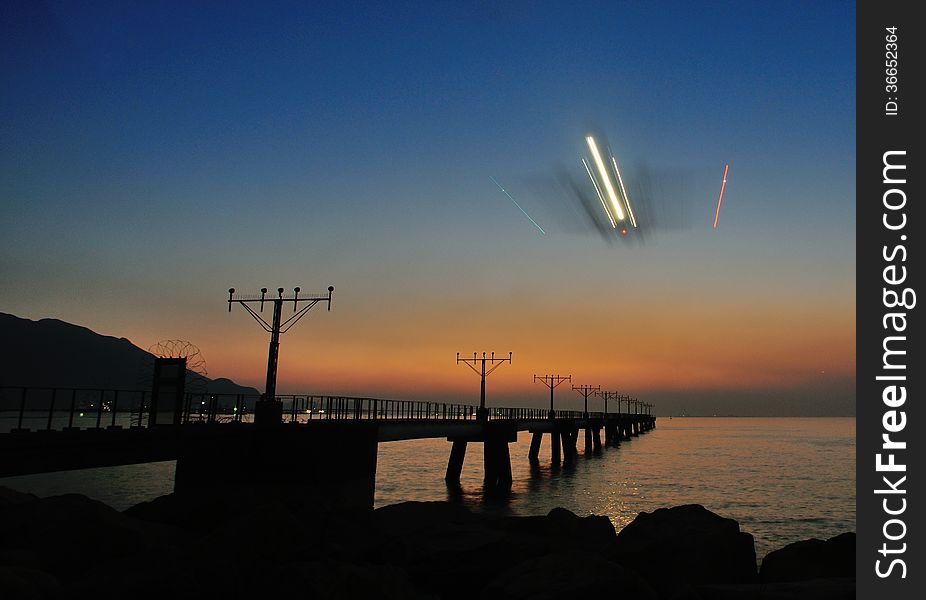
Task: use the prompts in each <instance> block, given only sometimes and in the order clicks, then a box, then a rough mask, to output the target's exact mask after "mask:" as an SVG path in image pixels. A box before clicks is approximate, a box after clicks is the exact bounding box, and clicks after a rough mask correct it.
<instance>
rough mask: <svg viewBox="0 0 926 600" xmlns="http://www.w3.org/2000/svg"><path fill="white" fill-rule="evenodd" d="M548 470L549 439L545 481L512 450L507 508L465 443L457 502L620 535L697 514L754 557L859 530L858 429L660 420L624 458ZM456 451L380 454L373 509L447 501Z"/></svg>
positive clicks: (823, 422) (394, 447)
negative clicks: (694, 509)
mask: <svg viewBox="0 0 926 600" xmlns="http://www.w3.org/2000/svg"><path fill="white" fill-rule="evenodd" d="M579 444H580V448H579V460H578V461H577V463H576V464H575V466H574V467H572V468H563V469H560V470H554V469H551V467H550V464H549V457H550V449H549V438H548V437H545V439H544V445H543V447H542V448H541V451H540V458H541V467H540V469H539V472H534V473H532V472H531V468H530V465H529V463H528V461H527V453H528V449H529V446H530V435H529V434H528V433H521V434H520V435H519V437H518V442H517V443H516V444H512V445H511V459H512V460H511V463H512V464H511V466H512V477H513V479H514V482H513V485H512V493H511V496H510V498H509V499H508V501H507V502H505V503H498V502H488V501H486V500H485V499H484V496H483V493H482V485H481V483H482V473H483V469H482V447H481V445H480V444H470V445H469V448H468V449H467V456H466V463H465V464H464V467H463V475H462V477H461V485H462V496H461V497H460V498H459V500H460V501H461V502H463V503H464V504H466V505H467V506H469V507H471V508H473V509H474V510H481V511H486V512H492V513H501V514H519V515H529V514H545V513H546V512H548V511H549V510H550V509H551V508H553V507H556V506H563V507H566V508H569V509H570V510H572V511H573V512H575V513H577V514H579V515H586V514H600V515H607V516H608V517H609V518H610V519H611V521H612V522H613V523H614V526H615V527H616V528H617V529H620V528H621V527H623V526H624V525H626V524H627V523H629V522H630V521H632V520H633V518H634V517H635V516H636V515H637V514H638V513H639V512H641V511H647V512H650V511H653V510H655V509H657V508H660V507H664V506H675V505H679V504H687V503H698V504H703V505H704V506H706V507H707V508H708V509H710V510H713V511H714V512H716V513H718V514H720V515H722V516H725V517H730V518H733V519H736V520H737V521H739V523H740V527H741V528H742V529H743V530H744V531H748V532H749V533H752V534H753V536H755V538H756V553H757V555H758V557H759V558H761V557H762V556H764V555H765V554H766V553H767V552H769V551H771V550H773V549H775V548H779V547H781V546H783V545H785V544H787V543H790V542H793V541H797V540H800V539H805V538H808V537H818V538H827V537H831V536H833V535H836V534H838V533H842V532H844V531H854V530H855V419H852V418H815V419H796V418H786V419H785V418H779V419H771V418H675V419H668V418H661V419H659V421H658V427H657V428H656V429H655V430H653V431H650V432H648V433H646V434H644V435H642V436H640V437H638V438H635V439H633V440H630V441H626V442H623V443H622V444H621V446H620V447H618V448H605V449H604V450H603V451H602V452H601V453H600V454H598V455H594V454H593V455H590V456H588V457H586V456H585V455H584V453H583V448H582V446H583V445H584V438H583V436H582V435H581V433H580V436H579ZM449 453H450V444H449V443H447V442H446V441H444V440H417V441H412V442H402V443H389V444H381V445H380V448H379V458H378V463H377V464H378V466H377V486H376V505H377V506H383V505H386V504H392V503H395V502H400V501H403V500H413V499H417V500H446V499H448V492H447V488H446V487H445V486H444V484H443V475H444V469H445V468H446V464H447V463H446V461H447V458H448V456H449Z"/></svg>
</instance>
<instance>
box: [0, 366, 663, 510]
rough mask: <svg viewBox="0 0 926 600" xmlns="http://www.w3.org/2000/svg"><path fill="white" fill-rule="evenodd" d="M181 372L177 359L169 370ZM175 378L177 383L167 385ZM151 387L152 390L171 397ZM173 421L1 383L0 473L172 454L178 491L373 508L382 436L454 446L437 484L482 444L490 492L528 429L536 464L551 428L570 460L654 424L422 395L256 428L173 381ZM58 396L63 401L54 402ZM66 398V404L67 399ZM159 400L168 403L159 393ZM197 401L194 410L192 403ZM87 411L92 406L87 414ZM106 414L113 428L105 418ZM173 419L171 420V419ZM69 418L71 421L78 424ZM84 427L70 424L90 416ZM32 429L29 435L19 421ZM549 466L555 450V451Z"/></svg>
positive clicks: (505, 474)
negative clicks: (143, 419)
mask: <svg viewBox="0 0 926 600" xmlns="http://www.w3.org/2000/svg"><path fill="white" fill-rule="evenodd" d="M176 372H182V371H181V370H180V365H179V364H178V365H176V369H175V371H174V373H176ZM175 383H179V381H177V380H175ZM166 391H168V390H167V388H166V379H165V387H162V388H161V390H159V392H158V394H159V397H161V398H165V397H168V394H166V393H163V392H166ZM169 391H170V396H169V397H170V398H172V400H173V402H172V403H171V404H172V407H173V418H172V419H171V421H170V423H169V424H160V423H158V422H157V419H156V418H155V420H154V423H153V425H155V426H151V427H140V426H138V427H121V426H117V425H118V423H117V415H118V414H119V413H120V411H121V414H122V415H123V419H124V422H128V421H129V418H130V415H132V414H137V413H144V411H145V410H147V411H148V412H149V415H148V417H149V419H148V422H149V423H151V422H152V420H151V414H150V413H151V412H152V410H154V411H155V412H156V411H157V410H158V406H159V403H158V402H156V401H152V398H153V396H152V395H150V394H149V392H145V391H131V390H78V389H71V388H25V387H16V388H0V401H2V402H0V409H3V410H6V411H8V412H10V411H15V413H14V414H15V418H16V425H17V426H16V427H15V428H13V431H11V432H10V433H4V434H0V457H2V461H0V477H9V476H14V475H26V474H31V473H46V472H51V471H63V470H70V469H84V468H91V467H103V466H115V465H124V464H136V463H145V462H155V461H164V460H176V461H177V469H176V479H175V487H176V489H177V490H185V489H197V488H223V487H248V486H254V487H259V488H263V487H266V486H283V487H292V488H296V489H297V491H298V490H305V491H306V493H309V492H310V491H311V490H315V492H317V491H318V490H319V489H324V491H325V492H324V493H325V496H326V498H327V499H328V500H327V501H332V502H339V503H342V504H359V505H361V506H372V503H373V490H374V483H375V475H376V455H377V444H378V443H379V442H384V441H395V440H410V439H423V438H446V439H447V440H448V441H451V442H453V446H452V448H451V451H450V454H451V458H450V460H449V462H448V468H447V475H446V480H447V482H448V484H449V485H451V486H454V485H457V486H458V485H459V480H460V474H461V472H462V468H463V460H464V458H465V453H466V446H467V444H468V443H469V442H481V443H482V444H483V452H484V461H485V468H486V470H485V483H486V490H487V491H488V492H494V491H505V490H506V489H508V488H509V487H510V485H511V459H510V453H509V448H508V444H510V443H511V442H514V441H516V440H517V435H518V432H519V431H529V432H531V433H532V434H533V438H532V440H531V450H530V453H529V456H528V458H529V459H530V460H531V461H537V460H538V452H539V449H540V441H539V440H540V439H541V436H542V435H543V434H544V433H549V434H550V435H551V439H552V440H554V442H555V443H556V444H561V449H562V452H563V454H564V458H565V459H566V460H573V459H574V458H575V457H576V456H577V452H576V440H577V438H578V430H579V429H586V430H588V429H591V430H592V431H595V430H596V429H600V428H602V427H604V428H605V430H606V431H607V430H609V429H610V430H615V431H616V430H622V431H629V430H630V429H631V428H632V427H633V428H636V430H637V431H638V432H643V431H647V430H649V429H652V428H653V427H655V424H656V420H655V418H654V417H652V416H650V415H647V414H642V413H638V414H628V413H596V412H589V413H586V412H579V411H566V410H560V411H557V413H556V418H554V419H550V418H549V412H548V411H547V410H546V409H537V408H487V409H486V410H485V413H484V418H479V415H477V407H476V406H473V405H461V404H447V403H436V402H424V401H400V400H382V399H377V398H349V397H343V396H309V395H296V396H279V397H278V400H279V401H280V402H281V404H283V405H286V406H287V408H288V410H286V411H283V414H286V415H288V419H289V421H288V423H285V424H283V425H281V426H280V427H276V428H267V427H256V426H255V424H254V423H253V415H254V408H255V407H256V406H258V404H259V401H260V400H259V399H258V398H257V397H254V396H246V395H243V394H237V395H230V396H229V395H222V394H190V393H188V392H187V393H184V394H182V404H181V405H179V406H178V404H177V402H176V399H177V398H178V397H181V395H180V394H177V388H176V387H174V388H171V390H169ZM62 399H65V401H62ZM68 400H69V401H68ZM165 402H166V400H165ZM197 407H198V410H199V412H198V414H197V410H196V408H197ZM86 411H92V413H91V414H86V415H85V412H86ZM106 413H109V414H110V415H111V418H110V419H109V422H110V423H111V425H110V426H108V427H106V426H104V424H103V415H104V414H106ZM178 415H179V419H178ZM75 420H76V422H77V425H78V426H75ZM88 420H89V424H90V427H85V428H81V427H80V426H79V425H81V424H84V425H86V424H87V423H88ZM33 424H34V426H37V428H38V429H39V430H38V431H32V429H31V428H30V427H28V425H33ZM552 458H553V463H554V464H558V463H559V461H560V459H561V457H560V453H559V452H557V451H556V450H554V452H553V457H552Z"/></svg>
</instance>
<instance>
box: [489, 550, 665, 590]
mask: <svg viewBox="0 0 926 600" xmlns="http://www.w3.org/2000/svg"><path fill="white" fill-rule="evenodd" d="M599 596H600V597H608V596H613V597H626V598H635V599H638V600H656V599H657V598H658V596H657V595H656V592H655V591H653V589H652V588H651V587H650V586H649V585H647V583H646V582H645V581H644V580H643V579H642V578H641V577H640V576H639V575H637V574H636V573H635V572H633V571H631V570H630V569H627V568H624V567H621V566H620V565H617V564H615V563H613V562H610V561H608V560H605V559H603V558H601V557H600V556H598V555H595V554H592V553H589V552H564V553H559V554H550V555H547V556H542V557H539V558H533V559H530V560H526V561H523V562H520V563H518V564H517V565H515V566H514V567H512V568H510V569H508V570H506V571H504V572H503V573H501V574H499V575H498V576H497V577H495V579H493V580H492V581H491V582H490V583H489V585H488V586H486V588H485V589H484V590H483V591H482V595H481V598H484V599H486V600H496V599H498V600H555V599H559V598H562V599H564V600H565V599H567V598H569V599H571V598H583V597H589V598H595V597H599Z"/></svg>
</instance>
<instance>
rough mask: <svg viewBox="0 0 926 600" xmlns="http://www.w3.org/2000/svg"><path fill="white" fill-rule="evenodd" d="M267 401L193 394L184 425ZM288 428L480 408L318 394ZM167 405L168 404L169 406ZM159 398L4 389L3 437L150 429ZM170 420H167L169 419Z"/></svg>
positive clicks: (527, 416)
mask: <svg viewBox="0 0 926 600" xmlns="http://www.w3.org/2000/svg"><path fill="white" fill-rule="evenodd" d="M259 399H260V396H258V395H252V394H210V393H206V392H202V393H186V394H185V395H184V398H183V404H182V413H181V415H180V422H181V423H183V424H187V423H230V422H237V423H247V422H252V421H253V415H254V406H255V403H256V402H257V401H258V400H259ZM276 399H277V400H278V401H280V402H282V404H283V420H284V421H285V422H288V423H309V422H313V421H330V420H365V421H377V420H415V421H457V420H476V418H477V409H478V407H477V406H475V405H471V404H453V403H445V402H427V401H421V400H389V399H381V398H357V397H349V396H321V395H312V394H290V395H278V396H276ZM162 401H163V400H162ZM167 408H168V407H166V406H161V407H160V409H159V410H158V419H157V421H158V423H165V424H166V423H172V422H173V414H174V411H173V407H170V410H167ZM150 410H151V392H150V391H146V390H117V389H86V388H70V387H68V388H62V387H23V386H15V387H0V433H9V432H25V431H42V430H45V431H55V430H65V431H67V430H77V429H106V428H108V429H121V428H131V427H146V426H147V424H148V420H149V417H150ZM162 415H163V417H162ZM554 416H555V417H556V418H559V419H583V418H606V417H607V418H614V417H617V416H619V415H618V414H617V413H608V414H607V415H606V414H604V413H601V412H594V413H588V414H586V413H583V412H582V411H575V410H558V411H555V414H554ZM550 417H551V415H550V411H549V410H547V409H542V408H525V407H513V408H498V407H490V408H488V414H487V418H488V419H489V420H522V421H523V420H541V419H549V418H550Z"/></svg>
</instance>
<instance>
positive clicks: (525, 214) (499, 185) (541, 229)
mask: <svg viewBox="0 0 926 600" xmlns="http://www.w3.org/2000/svg"><path fill="white" fill-rule="evenodd" d="M489 179H491V180H492V181H493V182H494V183H495V185H497V186H498V189H500V190H501V191H502V193H503V194H505V195H506V196H508V199H509V200H511V201H512V202H514V205H515V206H517V207H518V210H520V211H521V212H522V213H524V216H525V217H527V218H528V219H530V222H531V223H533V224H534V227H536V228H537V229H539V230H540V234H541V235H546V234H547V232H546V231H544V230H543V227H541V226H540V225H538V224H537V221H535V220H533V219H531V216H530V215H529V214H527V212H526V211H525V210H524V209H523V208H521V205H520V204H518V201H517V200H515V199H514V198H512V197H511V194H509V193H508V190H506V189H505V188H503V187H502V184H500V183H499V182H497V181H495V178H494V177H492V176H491V175H489Z"/></svg>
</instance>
